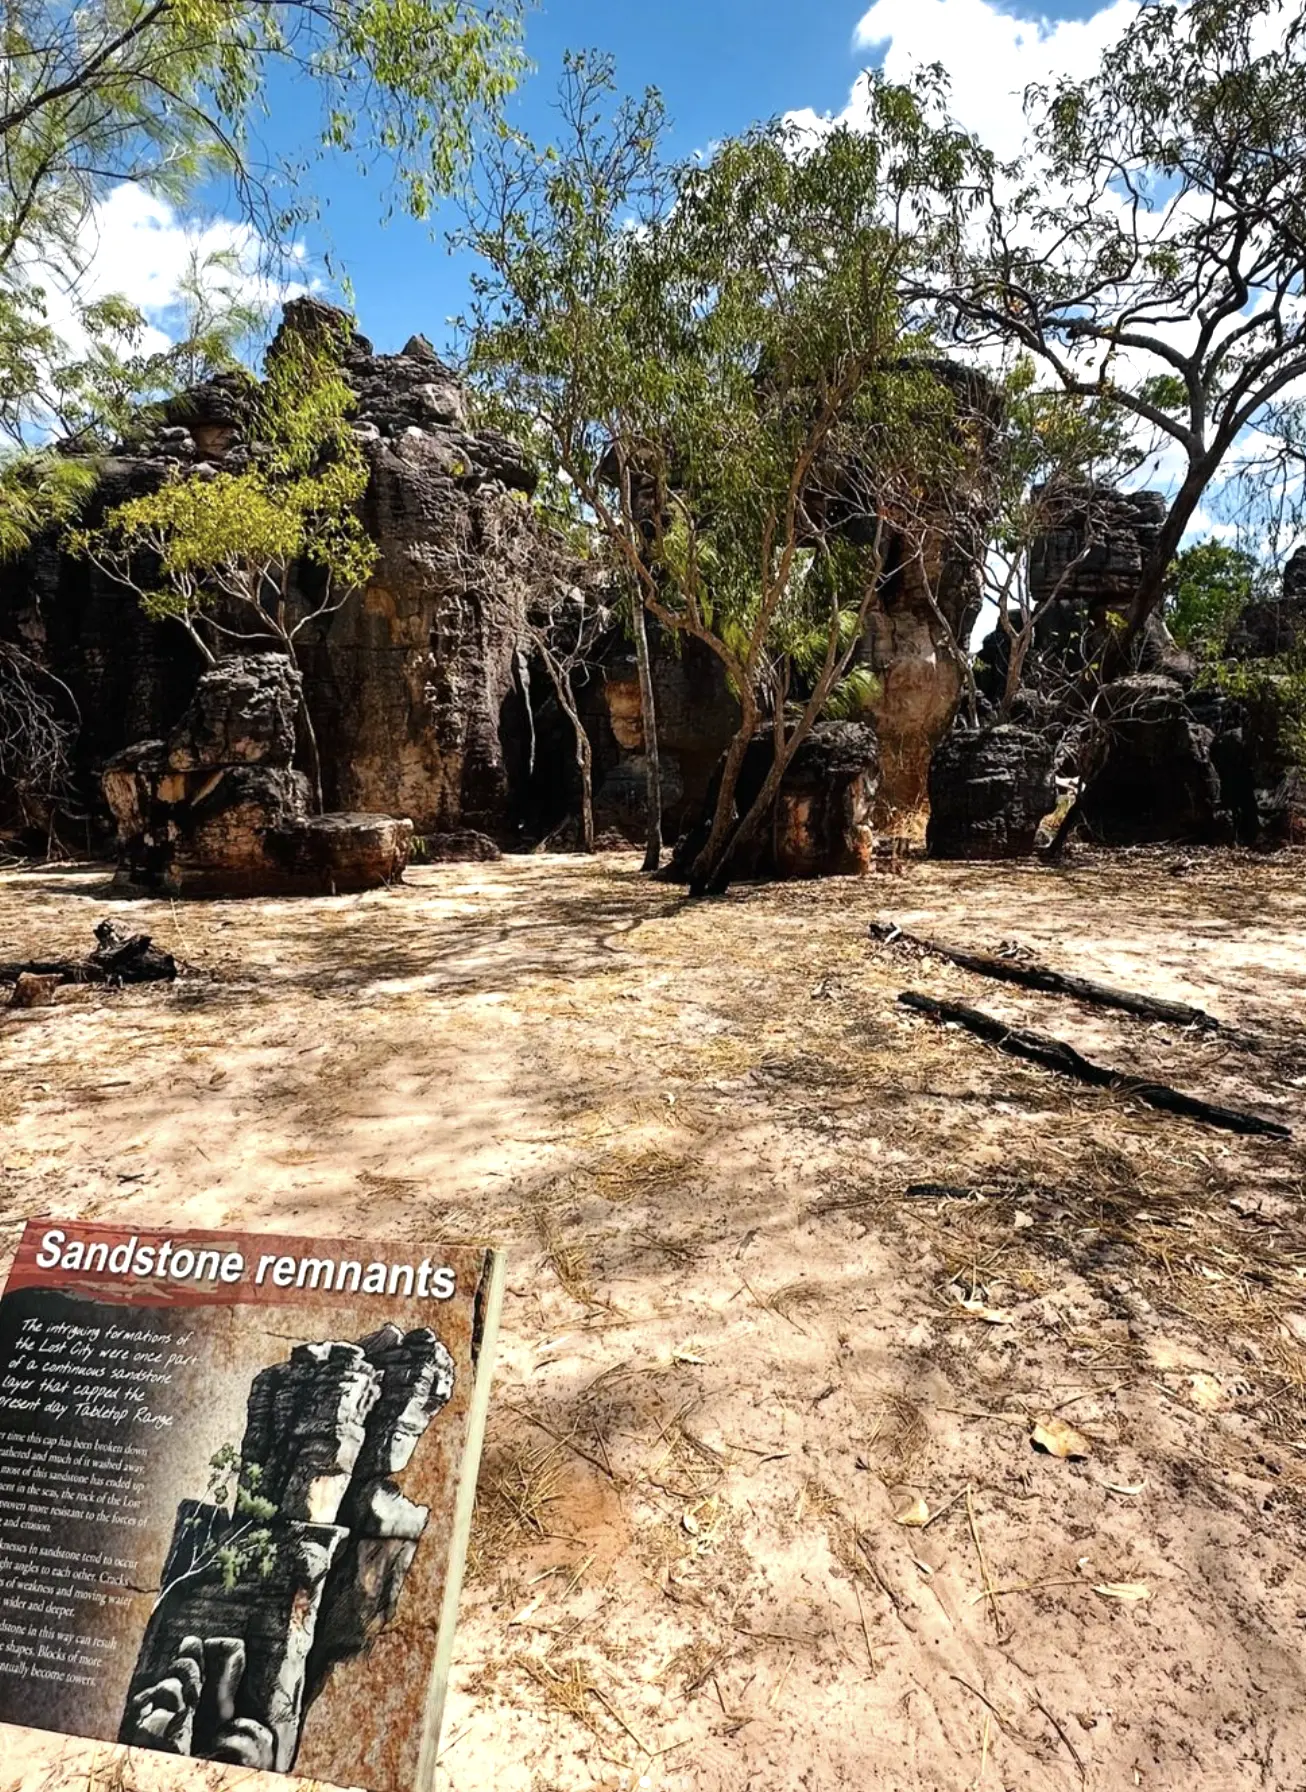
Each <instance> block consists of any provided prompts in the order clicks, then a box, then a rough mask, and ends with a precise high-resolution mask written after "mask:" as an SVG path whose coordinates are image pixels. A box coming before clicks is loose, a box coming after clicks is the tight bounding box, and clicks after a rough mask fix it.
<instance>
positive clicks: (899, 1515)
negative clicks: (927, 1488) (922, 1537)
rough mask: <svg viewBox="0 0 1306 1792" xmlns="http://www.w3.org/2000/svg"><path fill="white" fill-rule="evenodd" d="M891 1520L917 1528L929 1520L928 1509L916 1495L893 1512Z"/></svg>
mask: <svg viewBox="0 0 1306 1792" xmlns="http://www.w3.org/2000/svg"><path fill="white" fill-rule="evenodd" d="M893 1522H894V1523H895V1524H905V1525H910V1526H913V1527H914V1528H916V1529H919V1528H920V1527H921V1526H922V1525H927V1524H928V1523H929V1522H930V1509H929V1507H928V1505H927V1504H926V1503H925V1501H924V1500H923V1499H921V1498H920V1497H919V1495H918V1496H917V1498H916V1499H914V1500H913V1501H912V1502H911V1504H910V1505H908V1506H904V1507H903V1509H902V1511H901V1512H895V1513H894V1515H893Z"/></svg>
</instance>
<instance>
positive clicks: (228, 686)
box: [103, 653, 413, 896]
mask: <svg viewBox="0 0 1306 1792" xmlns="http://www.w3.org/2000/svg"><path fill="white" fill-rule="evenodd" d="M300 689H301V680H300V675H299V673H298V671H297V670H296V669H295V668H294V667H293V666H292V665H291V664H290V662H289V660H288V659H286V658H285V657H284V655H281V654H275V653H265V654H246V655H242V656H239V657H235V658H232V659H229V660H222V661H219V663H218V664H217V665H215V666H213V667H211V668H210V669H209V670H208V671H207V672H205V673H204V675H203V676H202V677H201V678H200V680H199V682H198V684H197V685H196V687H195V692H194V696H193V698H192V700H191V703H190V706H189V707H188V709H187V710H186V711H185V712H184V713H183V715H182V716H181V718H180V719H179V721H178V722H177V725H176V726H175V728H174V729H173V730H172V732H171V733H170V734H169V736H168V738H167V739H166V740H148V741H140V742H138V743H137V744H136V745H134V746H131V747H128V748H127V749H126V750H125V751H124V752H122V753H119V754H117V755H115V756H114V757H113V758H112V759H110V760H109V762H108V764H107V765H106V767H105V770H104V779H103V783H104V794H105V800H106V801H107V803H108V805H109V808H110V810H111V812H112V814H113V817H114V820H115V822H116V823H117V827H118V837H119V851H120V855H121V859H120V864H121V875H122V877H123V879H124V881H126V882H131V883H140V884H143V885H145V886H147V887H157V888H160V889H164V890H167V891H169V892H170V893H173V894H186V895H237V896H241V895H252V894H278V893H285V894H295V893H298V892H306V893H318V894H335V893H337V892H341V893H343V892H344V891H348V890H367V889H373V888H375V887H376V886H377V885H379V884H383V883H389V882H393V881H394V880H395V879H397V878H398V877H400V876H401V875H402V873H403V869H404V866H405V864H406V863H407V859H408V851H409V846H410V843H411V840H412V831H413V830H412V823H411V822H409V821H407V820H396V819H395V818H393V817H391V816H388V815H366V814H344V815H341V814H329V815H310V814H309V813H308V784H307V781H306V779H305V778H304V776H303V774H302V773H300V772H297V771H295V770H294V769H293V759H294V752H295V716H296V712H297V710H298V707H299V700H300Z"/></svg>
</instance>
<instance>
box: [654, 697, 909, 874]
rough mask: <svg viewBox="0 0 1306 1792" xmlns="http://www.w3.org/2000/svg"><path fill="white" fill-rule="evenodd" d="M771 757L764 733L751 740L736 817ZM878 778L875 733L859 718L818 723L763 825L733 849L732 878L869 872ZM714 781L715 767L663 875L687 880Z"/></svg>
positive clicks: (708, 815) (711, 806)
mask: <svg viewBox="0 0 1306 1792" xmlns="http://www.w3.org/2000/svg"><path fill="white" fill-rule="evenodd" d="M773 760H774V748H773V744H772V740H771V736H770V734H769V733H763V734H759V735H757V736H756V737H755V738H754V739H753V740H752V741H750V743H749V745H748V748H747V751H746V753H745V756H744V763H743V766H742V768H741V770H740V774H739V782H738V784H737V786H736V792H735V808H736V812H737V813H738V814H739V815H741V816H742V815H744V814H746V813H747V812H748V810H749V809H750V808H751V807H752V805H753V801H754V799H755V798H756V797H757V795H758V794H759V792H760V791H761V789H762V785H763V783H764V782H765V779H766V776H767V773H768V771H769V770H770V768H771V765H772V763H773ZM878 784H879V746H878V743H877V741H876V738H875V731H874V730H873V729H872V728H869V727H867V726H866V724H865V723H862V722H818V723H817V724H816V726H815V727H814V728H813V729H812V731H811V733H810V734H809V735H808V736H807V738H806V740H805V741H804V742H803V743H802V745H801V746H800V747H799V748H798V751H797V752H796V753H795V754H794V756H793V758H792V759H791V760H790V762H789V765H788V766H787V767H786V770H785V775H784V777H783V779H782V780H781V783H780V789H779V791H778V792H777V794H776V799H775V802H774V804H773V807H772V812H771V816H770V821H769V825H767V824H764V825H763V826H762V827H761V828H760V829H759V830H758V832H757V833H756V834H755V835H754V836H753V838H752V839H751V840H749V841H747V842H745V843H744V844H743V845H742V846H741V847H740V848H739V850H738V851H737V852H736V853H735V854H734V855H732V857H731V860H730V864H729V875H730V877H731V878H772V877H779V878H788V877H836V876H841V875H845V874H849V873H856V872H862V871H867V870H869V868H870V863H871V851H872V844H873V836H872V828H871V815H872V810H873V807H874V803H875V793H876V789H877V787H878ZM720 787H721V780H720V767H718V768H717V773H716V775H715V776H714V777H713V779H712V782H711V784H710V785H709V787H708V789H707V791H706V793H705V796H704V799H703V801H702V803H701V804H700V806H699V809H698V812H697V814H695V815H694V816H693V817H692V819H691V821H690V824H689V826H688V827H687V828H686V830H685V832H684V833H683V834H682V835H681V837H680V839H679V840H678V841H677V843H676V848H675V852H674V854H673V857H672V860H671V864H670V866H669V867H668V872H667V875H668V876H669V877H671V878H673V879H679V880H681V881H683V880H685V879H687V878H688V876H689V872H690V869H691V867H692V865H693V863H694V860H695V858H696V857H697V856H698V853H699V852H700V850H701V849H702V847H703V844H704V842H705V841H706V839H707V835H708V829H709V827H710V826H711V821H712V815H713V812H714V810H715V808H716V800H717V793H718V791H719V790H720Z"/></svg>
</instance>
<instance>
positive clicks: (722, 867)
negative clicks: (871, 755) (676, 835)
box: [705, 699, 824, 896]
mask: <svg viewBox="0 0 1306 1792" xmlns="http://www.w3.org/2000/svg"><path fill="white" fill-rule="evenodd" d="M819 707H821V708H823V707H824V699H822V702H821V704H820V706H819ZM815 721H816V710H814V709H813V708H812V706H811V705H810V704H809V706H808V711H807V712H805V713H804V715H803V716H802V718H801V719H800V721H799V723H798V725H797V727H796V728H795V729H794V731H793V733H792V734H791V735H790V736H789V738H788V740H787V741H785V742H784V743H783V745H781V744H780V742H779V741H777V743H776V754H775V758H774V759H773V760H772V762H771V769H770V771H769V772H768V773H767V774H766V777H765V778H764V779H763V780H762V788H761V789H760V790H759V791H758V793H757V795H756V797H755V798H754V799H753V806H752V808H751V809H750V810H749V811H748V813H747V814H746V815H745V816H743V817H742V818H741V819H740V823H739V826H738V827H737V828H736V829H735V831H734V833H733V834H731V835H730V837H729V839H727V841H726V842H725V845H724V847H723V848H722V850H721V852H720V853H719V854H718V856H717V860H716V863H715V864H714V865H712V866H711V867H710V868H709V869H708V872H707V876H706V879H705V887H706V889H707V890H708V892H710V893H711V894H712V895H714V896H722V895H724V894H725V892H726V890H727V889H728V888H729V884H730V880H729V878H728V877H727V876H726V873H727V871H728V870H729V868H730V861H731V859H732V858H733V857H734V855H735V853H736V852H738V850H739V848H740V847H741V846H746V845H747V844H748V842H749V841H750V840H751V839H752V838H753V835H754V834H755V833H756V832H757V830H758V828H760V827H761V825H762V823H763V822H764V821H765V820H766V817H767V814H768V812H770V811H771V810H772V809H773V807H774V804H775V799H776V797H777V796H778V794H779V791H780V785H781V783H782V782H783V780H784V775H785V773H786V772H787V771H788V770H789V766H790V762H791V761H792V759H793V756H794V754H795V753H796V752H797V751H798V749H799V747H801V746H802V744H803V742H804V741H805V740H806V739H807V736H808V734H809V733H810V732H811V730H812V726H813V724H814V723H815Z"/></svg>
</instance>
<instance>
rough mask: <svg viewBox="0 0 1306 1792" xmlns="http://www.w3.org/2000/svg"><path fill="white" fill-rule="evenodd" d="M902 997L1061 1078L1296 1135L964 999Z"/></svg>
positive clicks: (1248, 1129) (1252, 1129)
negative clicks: (1097, 1058)
mask: <svg viewBox="0 0 1306 1792" xmlns="http://www.w3.org/2000/svg"><path fill="white" fill-rule="evenodd" d="M898 1000H899V1001H900V1002H901V1003H902V1005H903V1007H904V1008H910V1009H912V1010H913V1012H914V1013H917V1014H924V1015H927V1016H928V1017H929V1019H930V1020H934V1021H939V1022H942V1023H946V1022H948V1021H952V1022H955V1024H956V1025H957V1026H959V1027H965V1028H966V1030H967V1032H970V1033H974V1034H976V1036H977V1037H978V1038H980V1039H984V1040H987V1041H988V1043H989V1044H990V1045H996V1046H997V1048H998V1050H999V1051H1003V1052H1008V1053H1009V1054H1010V1055H1011V1056H1012V1057H1013V1058H1027V1059H1028V1060H1029V1061H1030V1063H1032V1064H1041V1065H1042V1066H1043V1068H1044V1069H1045V1070H1057V1071H1060V1072H1061V1074H1062V1075H1063V1076H1072V1077H1075V1078H1077V1079H1078V1081H1080V1082H1081V1083H1090V1084H1092V1085H1093V1086H1094V1087H1095V1088H1098V1089H1111V1090H1114V1091H1115V1093H1116V1094H1117V1095H1130V1096H1133V1097H1135V1098H1136V1099H1137V1100H1139V1101H1143V1102H1146V1103H1147V1105H1148V1106H1149V1107H1153V1108H1161V1109H1162V1110H1163V1111H1164V1112H1166V1113H1170V1114H1186V1115H1188V1117H1189V1118H1190V1119H1193V1120H1203V1121H1205V1122H1206V1124H1207V1125H1208V1126H1219V1127H1222V1128H1223V1129H1224V1131H1225V1132H1240V1133H1257V1134H1262V1135H1263V1136H1264V1137H1266V1138H1271V1139H1290V1138H1291V1137H1292V1130H1291V1128H1290V1127H1287V1126H1281V1125H1280V1124H1279V1122H1278V1121H1277V1120H1262V1118H1261V1117H1260V1115H1259V1114H1249V1113H1247V1112H1246V1111H1245V1110H1244V1109H1242V1108H1222V1107H1218V1106H1217V1105H1216V1104H1215V1103H1214V1102H1210V1101H1203V1100H1202V1099H1201V1098H1200V1096H1196V1095H1185V1094H1184V1093H1183V1091H1182V1090H1180V1089H1172V1088H1171V1087H1170V1086H1169V1084H1168V1083H1152V1082H1148V1081H1147V1080H1146V1079H1145V1078H1143V1077H1136V1076H1127V1075H1126V1074H1125V1073H1124V1072H1123V1071H1120V1070H1113V1069H1111V1067H1110V1066H1109V1065H1106V1064H1097V1063H1095V1062H1094V1061H1093V1059H1092V1058H1086V1057H1084V1056H1083V1054H1082V1053H1080V1052H1077V1051H1076V1050H1075V1048H1074V1046H1073V1045H1067V1044H1066V1043H1065V1041H1064V1040H1061V1039H1053V1038H1052V1037H1051V1035H1050V1034H1047V1033H1031V1032H1029V1031H1028V1030H1027V1029H1026V1028H1024V1027H1010V1026H1008V1025H1007V1023H1006V1021H1002V1020H995V1019H994V1017H993V1016H992V1015H991V1014H983V1013H981V1012H980V1010H979V1009H978V1008H967V1007H964V1006H963V1005H962V1003H960V1002H940V1001H938V1000H937V999H936V998H935V997H934V996H926V995H920V994H918V993H917V991H915V990H911V989H908V990H904V991H903V993H902V994H901V995H900V996H899V997H898Z"/></svg>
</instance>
